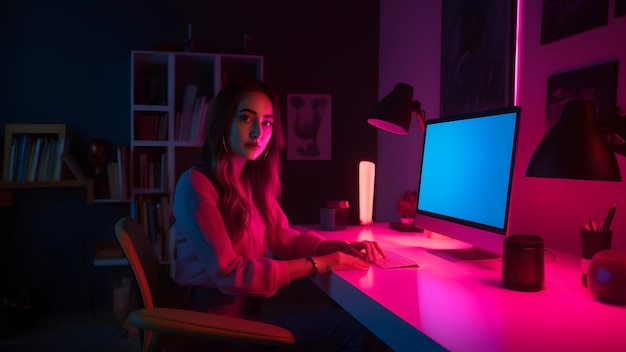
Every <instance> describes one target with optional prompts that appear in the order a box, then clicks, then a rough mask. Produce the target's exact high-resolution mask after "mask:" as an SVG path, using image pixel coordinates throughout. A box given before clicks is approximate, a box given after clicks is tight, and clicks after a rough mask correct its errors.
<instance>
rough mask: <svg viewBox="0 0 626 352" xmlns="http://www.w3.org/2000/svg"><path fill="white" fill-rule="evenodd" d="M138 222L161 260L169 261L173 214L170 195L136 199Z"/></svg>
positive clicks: (154, 195)
mask: <svg viewBox="0 0 626 352" xmlns="http://www.w3.org/2000/svg"><path fill="white" fill-rule="evenodd" d="M134 207H135V210H136V216H135V218H137V220H138V221H139V223H140V224H141V226H142V227H143V229H144V231H145V234H146V236H148V238H149V239H150V242H151V243H152V245H153V246H154V248H155V250H156V252H157V254H158V256H159V259H161V260H162V261H168V260H169V259H170V258H169V253H170V252H169V249H170V248H169V243H170V238H169V230H170V226H171V225H172V214H171V210H170V200H169V195H168V194H140V195H137V196H136V197H135V204H134Z"/></svg>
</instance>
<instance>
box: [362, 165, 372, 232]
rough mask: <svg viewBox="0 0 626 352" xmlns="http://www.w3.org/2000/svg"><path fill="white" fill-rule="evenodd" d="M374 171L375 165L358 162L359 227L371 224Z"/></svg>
mask: <svg viewBox="0 0 626 352" xmlns="http://www.w3.org/2000/svg"><path fill="white" fill-rule="evenodd" d="M375 171H376V165H374V163H373V162H371V161H360V162H359V220H360V221H361V225H371V224H372V223H373V219H372V211H373V207H374V177H375Z"/></svg>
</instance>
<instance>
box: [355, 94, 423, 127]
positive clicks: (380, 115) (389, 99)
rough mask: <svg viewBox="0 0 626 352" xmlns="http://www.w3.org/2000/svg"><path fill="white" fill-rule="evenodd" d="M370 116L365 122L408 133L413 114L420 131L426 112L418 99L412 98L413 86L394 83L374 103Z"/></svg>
mask: <svg viewBox="0 0 626 352" xmlns="http://www.w3.org/2000/svg"><path fill="white" fill-rule="evenodd" d="M370 116H371V117H370V118H369V119H367V122H369V123H370V124H371V125H373V126H376V127H378V128H380V129H381V130H384V131H387V132H391V133H394V134H400V135H406V134H408V133H409V127H410V126H411V120H412V117H413V116H415V117H416V118H417V121H418V122H419V124H420V126H421V127H422V131H423V130H424V128H425V127H424V126H425V122H424V121H425V119H426V112H425V111H424V110H422V104H421V103H420V102H419V100H413V87H412V86H411V85H409V84H406V83H398V84H396V86H395V87H394V88H393V90H392V91H391V93H389V95H387V96H385V97H384V98H382V99H381V100H380V101H379V102H378V103H376V105H375V106H374V109H373V111H372V114H371V115H370Z"/></svg>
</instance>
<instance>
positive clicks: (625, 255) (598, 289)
mask: <svg viewBox="0 0 626 352" xmlns="http://www.w3.org/2000/svg"><path fill="white" fill-rule="evenodd" d="M587 282H588V284H589V289H590V290H591V294H592V295H593V296H594V297H595V298H597V299H598V300H600V301H604V302H608V303H613V304H620V305H623V304H626V251H623V250H619V249H606V250H603V251H600V252H598V253H596V254H595V255H594V256H593V258H591V262H590V263H589V270H588V275H587Z"/></svg>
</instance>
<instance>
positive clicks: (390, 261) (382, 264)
mask: <svg viewBox="0 0 626 352" xmlns="http://www.w3.org/2000/svg"><path fill="white" fill-rule="evenodd" d="M384 251H385V258H379V259H378V260H376V261H375V262H373V263H372V264H374V265H376V266H377V267H379V268H381V269H392V268H407V267H412V266H414V267H419V264H417V262H416V261H415V260H412V259H409V258H406V257H403V256H401V255H400V254H398V253H396V252H393V251H390V250H388V249H385V250H384Z"/></svg>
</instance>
